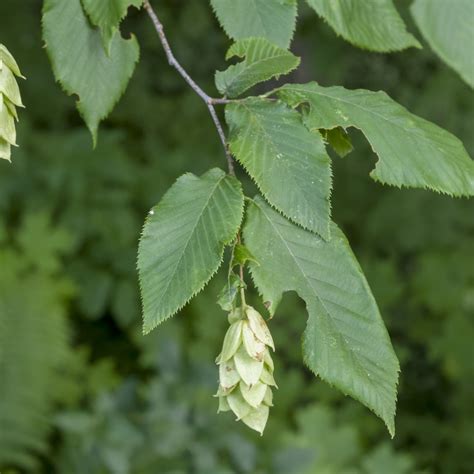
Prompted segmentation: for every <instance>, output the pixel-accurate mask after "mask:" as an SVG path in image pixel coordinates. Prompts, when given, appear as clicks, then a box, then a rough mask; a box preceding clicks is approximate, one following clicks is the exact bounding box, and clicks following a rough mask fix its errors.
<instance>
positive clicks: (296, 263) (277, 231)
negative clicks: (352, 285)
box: [253, 201, 379, 397]
mask: <svg viewBox="0 0 474 474" xmlns="http://www.w3.org/2000/svg"><path fill="white" fill-rule="evenodd" d="M253 203H254V204H255V205H256V206H257V207H258V208H259V209H260V211H261V212H262V213H263V215H264V216H265V218H266V219H267V221H268V222H269V223H270V225H271V227H272V228H273V229H274V230H275V233H276V234H277V235H278V237H279V238H280V240H281V241H282V242H283V244H284V246H285V247H286V248H287V250H288V253H289V254H290V255H291V257H292V259H293V261H294V262H295V265H296V266H297V268H298V270H299V271H300V272H301V274H302V275H303V277H304V279H305V281H306V282H307V284H308V285H309V287H310V288H311V289H312V290H313V292H314V294H315V297H316V299H317V300H318V301H319V302H320V304H321V306H322V307H323V308H324V311H325V312H326V314H327V315H328V319H329V321H330V322H331V325H332V326H333V327H334V328H335V329H336V332H337V334H339V336H340V337H341V339H342V340H343V341H344V345H345V347H346V348H347V350H348V351H349V353H350V354H351V356H352V358H353V359H354V361H355V362H356V364H357V366H358V367H359V370H360V371H361V373H362V374H366V370H365V369H364V367H363V365H361V362H360V361H359V358H358V356H357V354H356V353H355V352H354V351H353V350H352V349H351V348H350V346H349V343H348V342H347V341H346V339H345V338H344V336H343V335H342V334H341V332H340V331H339V330H338V329H337V327H335V323H334V321H333V318H332V317H331V313H330V311H329V310H328V308H327V307H326V305H325V304H324V302H323V301H322V299H321V298H320V297H319V295H318V293H317V291H316V290H315V289H314V287H313V285H312V283H311V280H310V279H309V278H308V277H307V276H306V273H305V272H304V270H303V269H302V268H301V266H300V265H299V263H298V260H297V258H296V256H295V255H294V254H293V252H292V251H291V249H290V247H289V246H288V244H287V243H286V240H285V239H284V237H283V235H282V234H281V232H280V231H279V230H278V228H277V227H276V226H275V225H274V224H273V222H272V220H271V219H270V218H269V217H268V216H267V214H266V213H265V210H264V209H262V207H260V206H259V205H258V203H257V202H255V201H253ZM364 378H366V379H367V380H368V382H369V383H370V384H371V385H372V386H374V384H375V381H372V380H371V379H370V378H369V377H364ZM376 396H377V397H379V395H378V394H376Z"/></svg>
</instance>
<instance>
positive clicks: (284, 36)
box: [211, 0, 297, 48]
mask: <svg viewBox="0 0 474 474" xmlns="http://www.w3.org/2000/svg"><path fill="white" fill-rule="evenodd" d="M211 5H212V8H213V10H214V12H215V14H216V16H217V19H218V20H219V23H220V24H221V25H222V28H224V31H225V32H226V33H227V35H228V36H229V37H230V38H232V39H234V40H239V39H243V38H248V37H250V36H259V37H262V38H266V39H267V40H268V41H270V42H272V43H274V44H276V45H278V46H281V47H282V48H288V46H289V45H290V42H291V38H292V37H293V32H294V30H295V25H296V13H297V7H296V0H238V1H236V0H211Z"/></svg>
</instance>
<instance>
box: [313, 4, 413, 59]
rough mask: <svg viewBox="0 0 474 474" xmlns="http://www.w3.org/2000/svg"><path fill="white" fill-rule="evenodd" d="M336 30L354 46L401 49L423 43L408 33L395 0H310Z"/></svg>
mask: <svg viewBox="0 0 474 474" xmlns="http://www.w3.org/2000/svg"><path fill="white" fill-rule="evenodd" d="M307 2H308V4H309V5H310V6H311V7H312V8H314V10H315V11H316V13H317V14H318V15H319V16H320V17H322V18H324V19H325V20H326V21H327V22H328V23H329V25H330V26H331V27H332V28H333V30H334V31H335V32H336V33H337V34H338V35H341V36H342V37H343V38H344V39H346V40H347V41H349V42H351V43H352V44H354V45H355V46H359V47H360V48H365V49H368V50H371V51H380V52H383V51H386V52H388V51H399V50H401V49H405V48H409V47H411V46H415V47H417V48H420V47H421V45H420V43H419V42H418V41H417V39H416V38H415V37H414V36H412V35H411V34H410V33H408V32H407V30H406V26H405V23H404V22H403V20H402V18H401V17H400V15H399V14H398V12H397V9H396V8H395V6H394V5H393V2H392V0H363V1H361V0H339V1H328V0H307Z"/></svg>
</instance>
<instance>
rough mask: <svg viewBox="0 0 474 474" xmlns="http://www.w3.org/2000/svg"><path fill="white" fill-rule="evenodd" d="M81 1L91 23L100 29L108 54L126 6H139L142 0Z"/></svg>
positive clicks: (125, 11)
mask: <svg viewBox="0 0 474 474" xmlns="http://www.w3.org/2000/svg"><path fill="white" fill-rule="evenodd" d="M81 2H82V6H83V8H84V10H85V11H86V13H87V16H88V17H89V19H90V21H91V22H92V24H93V25H95V26H98V27H99V28H100V29H101V31H102V39H103V43H104V48H105V50H106V51H107V54H110V47H111V44H112V39H113V37H114V35H115V33H116V32H117V30H118V26H119V24H120V22H121V21H122V20H123V18H124V17H125V15H126V14H127V10H128V7H130V6H134V7H137V8H139V7H140V6H141V5H142V3H143V0H81Z"/></svg>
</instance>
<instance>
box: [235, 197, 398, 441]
mask: <svg viewBox="0 0 474 474" xmlns="http://www.w3.org/2000/svg"><path fill="white" fill-rule="evenodd" d="M244 240H245V244H246V245H247V246H248V247H249V249H250V250H251V251H252V253H253V254H254V255H255V256H256V257H257V258H258V260H259V261H260V262H261V264H260V266H254V265H252V264H251V265H250V268H251V272H252V276H253V280H254V282H255V284H256V285H257V288H258V290H259V292H260V293H261V294H262V295H263V298H264V299H265V300H267V301H269V302H270V303H271V305H270V312H271V313H274V312H275V310H276V307H277V306H278V303H279V301H280V299H281V297H282V294H283V293H284V292H286V291H296V292H297V293H298V294H299V295H300V297H301V298H303V299H304V301H305V302H306V307H307V309H308V315H309V318H308V323H307V326H306V330H305V333H304V338H303V355H304V360H305V362H306V364H307V365H308V366H309V368H310V369H311V370H312V371H313V372H314V373H315V374H316V375H319V376H320V377H321V378H322V379H324V380H326V381H327V382H329V383H330V384H331V385H334V386H335V387H337V388H339V389H340V390H342V392H343V393H346V394H348V395H351V396H352V397H354V398H356V399H357V400H359V401H361V402H362V403H364V404H365V405H366V406H367V407H369V408H370V409H371V410H373V411H374V412H375V413H376V414H377V415H378V416H379V417H380V418H382V419H383V420H384V421H385V423H386V425H387V427H388V430H389V431H390V433H391V434H392V435H393V434H394V431H395V425H394V416H395V403H396V386H397V380H398V371H399V365H398V361H397V357H396V355H395V353H394V351H393V348H392V345H391V343H390V339H389V336H388V334H387V330H386V329H385V326H384V323H383V321H382V318H381V316H380V313H379V310H378V308H377V305H376V303H375V300H374V297H373V296H372V293H371V291H370V288H369V286H368V284H367V281H366V279H365V277H364V275H363V273H362V270H361V268H360V267H359V264H358V263H357V260H356V258H355V257H354V255H353V253H352V251H351V249H350V247H349V244H348V242H347V240H346V238H345V236H344V235H343V233H342V232H341V231H340V230H339V228H338V227H337V226H336V225H335V224H332V226H331V240H330V241H324V240H323V239H321V238H320V237H319V236H317V235H316V234H314V233H312V232H309V231H307V230H304V229H302V228H301V227H298V226H296V225H295V224H293V223H291V222H290V221H288V220H287V219H285V218H284V217H283V216H281V215H280V214H279V213H278V212H276V211H274V210H273V209H272V208H271V207H270V206H268V204H266V203H265V201H264V200H263V199H262V198H259V197H257V198H255V200H254V202H253V203H252V204H251V205H250V206H249V208H248V214H247V219H246V225H245V227H244ZM293 317H297V314H295V315H293ZM263 380H264V378H263V376H262V381H263Z"/></svg>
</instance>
